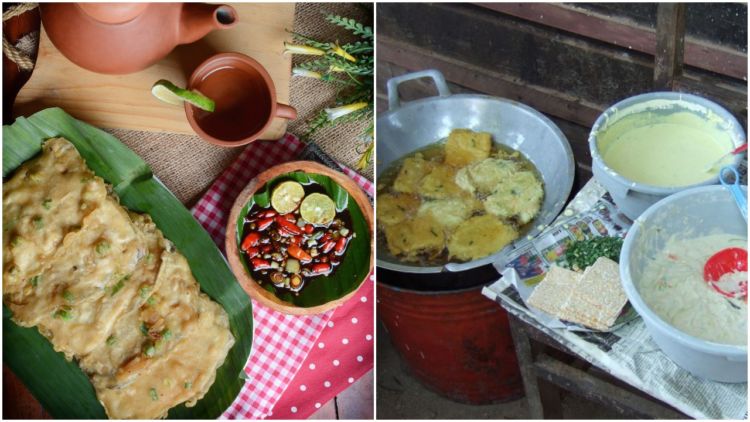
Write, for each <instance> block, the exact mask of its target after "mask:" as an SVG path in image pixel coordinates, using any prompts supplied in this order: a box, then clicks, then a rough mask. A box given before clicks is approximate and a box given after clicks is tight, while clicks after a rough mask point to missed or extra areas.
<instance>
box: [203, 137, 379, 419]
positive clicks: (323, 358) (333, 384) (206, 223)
mask: <svg viewBox="0 0 750 422" xmlns="http://www.w3.org/2000/svg"><path fill="white" fill-rule="evenodd" d="M303 149H304V144H303V143H302V142H301V141H300V140H299V139H297V138H296V137H295V136H293V135H291V134H286V135H284V137H283V138H281V139H279V140H277V141H270V142H265V141H258V142H253V143H252V144H250V145H249V146H248V147H246V148H245V150H244V151H243V152H242V153H241V154H240V155H239V157H237V159H236V160H235V161H234V162H233V163H232V164H231V165H230V166H229V167H228V168H227V169H226V170H225V171H224V173H222V174H221V176H219V178H218V179H216V181H215V182H214V184H213V185H211V187H210V188H209V189H208V191H207V192H206V194H205V195H203V197H202V198H201V200H200V201H198V203H197V204H196V205H195V207H193V209H192V213H193V216H195V218H196V219H197V220H198V222H200V223H201V225H203V227H204V228H205V229H206V231H207V232H208V234H209V235H210V236H211V237H212V238H213V240H214V242H216V244H217V245H218V246H219V248H220V249H221V250H222V252H223V251H224V233H225V227H226V222H227V218H228V217H229V212H230V210H231V208H232V204H233V203H234V200H235V198H236V197H237V195H239V193H240V192H241V191H242V189H243V188H244V187H245V186H246V185H247V183H248V182H250V180H251V179H252V178H253V177H255V176H256V175H257V174H259V173H260V172H262V171H264V170H266V169H268V168H270V167H272V166H274V165H276V164H280V163H283V162H287V161H291V160H294V159H295V158H296V157H297V156H298V155H299V154H300V152H301V151H302V150H303ZM342 171H343V172H344V173H345V174H346V175H347V176H349V177H351V178H352V179H353V180H354V181H355V182H357V184H358V185H359V186H360V187H362V189H363V190H364V191H365V192H367V194H368V195H370V196H371V197H372V195H373V185H372V183H371V182H370V181H369V180H367V179H366V178H364V177H362V176H361V175H359V174H357V173H356V172H355V171H353V170H351V169H348V168H346V167H344V166H342ZM373 284H374V282H373V277H372V275H370V276H369V277H368V278H367V280H365V282H364V283H363V285H362V286H361V287H360V289H359V290H358V291H357V293H356V294H355V296H354V297H353V298H351V299H350V300H348V301H347V302H346V303H345V304H344V305H342V306H340V307H338V308H336V309H333V310H331V311H328V312H327V313H325V314H322V315H313V316H291V315H285V314H282V313H279V312H276V311H274V310H271V309H270V308H267V307H265V306H263V305H261V304H259V303H258V302H256V301H253V319H254V324H255V333H254V336H253V347H252V351H251V352H250V358H249V359H248V362H247V365H245V371H244V374H243V375H244V378H245V380H246V381H245V385H244V386H243V387H242V390H240V393H239V395H238V396H237V398H235V400H234V403H232V405H231V406H230V407H229V408H228V409H227V410H226V411H225V412H224V414H223V415H222V418H223V419H264V418H267V417H273V418H281V419H302V418H307V417H308V416H310V415H311V414H312V413H314V412H315V411H316V410H317V409H318V408H320V407H321V406H322V405H323V404H325V403H326V402H328V401H329V400H331V399H332V398H333V397H334V396H336V395H337V394H338V393H340V392H341V391H343V390H344V389H346V388H347V387H348V386H349V385H350V384H352V383H353V382H354V381H356V380H357V379H358V378H359V377H361V376H362V375H364V374H365V373H367V372H368V371H369V370H370V369H372V367H373V343H374V339H373V332H372V331H373V327H374V307H373V302H374V301H373V290H374V289H373ZM279 357H283V359H279Z"/></svg>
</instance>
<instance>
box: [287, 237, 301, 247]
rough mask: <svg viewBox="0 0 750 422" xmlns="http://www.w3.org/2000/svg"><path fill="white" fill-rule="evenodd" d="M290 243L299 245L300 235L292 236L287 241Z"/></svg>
mask: <svg viewBox="0 0 750 422" xmlns="http://www.w3.org/2000/svg"><path fill="white" fill-rule="evenodd" d="M289 243H291V244H292V245H301V244H302V236H294V237H292V239H291V240H290V241H289Z"/></svg>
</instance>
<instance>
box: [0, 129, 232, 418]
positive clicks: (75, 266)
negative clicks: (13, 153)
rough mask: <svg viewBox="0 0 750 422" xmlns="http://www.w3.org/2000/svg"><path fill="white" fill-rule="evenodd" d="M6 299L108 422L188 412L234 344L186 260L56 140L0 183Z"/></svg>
mask: <svg viewBox="0 0 750 422" xmlns="http://www.w3.org/2000/svg"><path fill="white" fill-rule="evenodd" d="M3 207H4V211H5V212H4V215H3V246H4V250H3V264H4V272H3V301H4V303H5V304H6V305H7V306H8V307H9V308H10V310H11V311H12V312H13V320H14V321H15V322H16V323H18V324H19V325H23V326H36V327H38V329H39V331H40V333H41V334H42V335H44V336H45V337H47V339H49V340H50V342H51V343H52V345H53V347H54V348H55V350H58V351H61V352H63V353H64V354H65V356H66V357H67V358H68V359H75V360H77V361H78V363H79V365H80V366H81V368H82V369H83V370H84V372H86V373H87V374H88V375H89V377H90V378H91V380H92V383H93V385H94V389H95V391H96V394H97V397H98V398H99V401H100V402H102V404H103V405H104V408H105V410H106V412H107V415H108V416H109V417H111V418H118V419H120V418H140V419H153V418H161V417H165V416H166V415H167V412H168V411H169V409H170V408H172V407H174V406H177V405H179V404H181V403H185V404H186V405H187V406H192V405H195V403H196V402H197V401H198V400H200V399H201V398H202V397H203V396H204V395H205V394H206V392H207V391H208V389H209V388H210V386H211V385H212V384H213V381H214V379H215V377H216V370H217V368H218V367H219V366H221V365H222V363H223V362H224V360H225V359H226V356H227V353H228V352H229V349H230V348H231V347H232V345H233V344H234V338H233V336H232V334H231V332H230V330H229V319H228V316H227V314H226V312H225V311H224V309H223V308H222V307H221V306H219V305H218V304H216V303H215V302H213V301H211V299H210V298H209V297H208V296H206V295H205V294H203V293H201V291H200V286H199V285H198V283H197V282H196V280H195V279H194V278H193V275H192V273H191V271H190V267H189V265H188V263H187V260H186V259H185V258H184V257H183V256H182V255H181V254H180V253H179V252H178V251H176V250H175V249H174V247H173V246H172V245H171V243H170V242H169V241H168V240H166V239H165V238H164V237H163V236H162V233H161V232H160V231H159V229H158V228H157V227H156V225H155V224H154V223H153V222H152V221H151V218H150V217H149V216H147V215H139V214H135V213H128V212H127V211H126V210H125V209H124V208H123V207H122V206H121V205H120V204H119V201H118V199H117V197H116V196H114V195H113V194H110V193H108V189H107V185H105V183H104V181H103V180H102V179H101V178H99V177H96V176H95V175H94V174H93V173H92V172H91V171H90V170H89V169H88V168H87V166H86V163H85V162H84V160H83V159H82V158H81V156H80V155H79V154H78V151H77V150H76V149H75V147H74V146H73V145H72V144H71V143H69V142H68V141H67V140H65V139H62V138H56V139H51V140H48V141H46V142H45V143H44V144H43V145H42V153H41V155H40V156H39V157H37V158H34V159H32V160H30V161H28V162H26V163H25V164H23V165H22V166H21V167H19V168H18V170H16V172H15V173H14V175H13V177H11V178H10V180H8V181H7V182H6V183H4V184H3Z"/></svg>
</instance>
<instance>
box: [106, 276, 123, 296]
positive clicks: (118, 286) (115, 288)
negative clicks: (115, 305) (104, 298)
mask: <svg viewBox="0 0 750 422" xmlns="http://www.w3.org/2000/svg"><path fill="white" fill-rule="evenodd" d="M124 280H125V279H124V278H121V279H120V281H118V282H117V283H116V284H115V285H114V286H112V292H111V293H110V294H109V295H110V296H114V295H115V294H116V293H117V292H119V291H120V290H121V289H122V288H123V286H125V282H124Z"/></svg>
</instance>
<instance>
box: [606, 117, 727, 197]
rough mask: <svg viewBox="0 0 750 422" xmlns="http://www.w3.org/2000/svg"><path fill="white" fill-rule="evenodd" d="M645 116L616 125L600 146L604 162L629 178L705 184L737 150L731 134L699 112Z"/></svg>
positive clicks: (653, 182) (667, 183) (670, 184)
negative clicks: (722, 161)
mask: <svg viewBox="0 0 750 422" xmlns="http://www.w3.org/2000/svg"><path fill="white" fill-rule="evenodd" d="M644 114H645V116H644V115H635V116H628V117H625V118H623V119H621V120H620V121H618V122H616V123H614V124H613V125H612V127H611V128H607V129H606V132H607V133H606V134H602V138H601V141H600V143H599V148H600V150H601V153H602V158H603V159H604V162H605V163H606V164H607V165H608V166H609V167H610V168H612V169H613V170H614V171H616V172H617V173H619V174H620V175H622V176H624V177H625V178H627V179H629V180H632V181H634V182H638V183H644V184H648V185H654V186H662V187H674V186H688V185H693V184H696V183H701V182H704V181H706V180H708V179H710V178H712V177H714V176H715V175H716V172H717V171H718V170H717V169H718V168H720V166H716V168H715V169H713V170H709V169H708V168H709V166H711V164H712V163H714V162H715V161H716V160H718V159H719V158H721V157H722V156H723V155H724V154H726V153H728V152H729V151H731V150H732V147H733V143H732V140H731V138H730V136H729V134H728V132H727V131H724V130H721V129H720V128H718V127H716V125H714V124H711V123H708V122H705V121H703V120H701V118H700V117H698V116H697V115H695V114H692V113H689V112H680V113H674V114H672V115H668V116H659V117H655V116H654V115H653V114H649V113H644ZM646 116H650V118H651V121H648V120H647V117H646ZM730 162H731V158H730V157H727V159H726V164H729V163H730Z"/></svg>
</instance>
